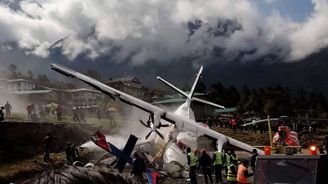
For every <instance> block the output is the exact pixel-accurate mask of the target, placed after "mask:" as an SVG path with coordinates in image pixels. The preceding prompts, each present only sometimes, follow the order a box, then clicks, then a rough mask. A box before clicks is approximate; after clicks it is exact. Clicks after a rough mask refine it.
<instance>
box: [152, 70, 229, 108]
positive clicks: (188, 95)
mask: <svg viewBox="0 0 328 184" xmlns="http://www.w3.org/2000/svg"><path fill="white" fill-rule="evenodd" d="M202 72H203V66H201V67H200V69H199V72H198V73H197V74H196V79H195V81H194V84H193V85H192V87H191V90H190V92H189V94H187V93H185V92H184V91H182V90H181V89H179V88H177V87H176V86H174V85H173V84H171V83H169V82H168V81H166V80H164V79H163V78H161V77H160V76H157V79H159V80H160V81H162V82H163V83H164V84H166V85H168V86H169V87H171V88H172V89H174V90H175V91H177V92H178V93H180V94H181V95H183V96H184V97H186V98H187V101H189V102H190V101H198V102H201V103H204V104H208V105H211V106H214V107H218V108H223V109H225V107H224V106H222V105H218V104H215V103H212V102H209V101H206V100H203V99H200V98H196V97H194V94H195V89H196V86H197V83H198V81H199V78H200V77H201V75H202Z"/></svg>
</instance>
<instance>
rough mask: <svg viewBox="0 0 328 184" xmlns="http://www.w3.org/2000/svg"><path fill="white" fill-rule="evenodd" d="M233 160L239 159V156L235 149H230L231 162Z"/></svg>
mask: <svg viewBox="0 0 328 184" xmlns="http://www.w3.org/2000/svg"><path fill="white" fill-rule="evenodd" d="M232 160H238V157H237V155H236V153H235V150H234V149H230V160H229V162H231V161H232Z"/></svg>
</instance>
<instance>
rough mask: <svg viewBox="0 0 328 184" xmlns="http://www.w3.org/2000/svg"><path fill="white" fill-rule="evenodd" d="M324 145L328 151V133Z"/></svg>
mask: <svg viewBox="0 0 328 184" xmlns="http://www.w3.org/2000/svg"><path fill="white" fill-rule="evenodd" d="M322 145H323V146H324V147H325V148H326V152H327V153H328V135H326V137H325V139H324V140H323V143H322Z"/></svg>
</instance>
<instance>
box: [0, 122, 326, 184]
mask: <svg viewBox="0 0 328 184" xmlns="http://www.w3.org/2000/svg"><path fill="white" fill-rule="evenodd" d="M214 130H216V131H218V132H220V133H223V134H226V135H228V136H231V137H233V138H236V139H238V140H241V141H243V142H246V143H248V144H251V145H267V144H268V143H269V138H268V135H267V134H260V133H257V134H254V133H248V132H241V131H237V132H233V131H232V130H231V129H227V128H214ZM325 131H326V130H323V131H322V132H323V133H322V132H321V133H319V134H318V135H317V136H315V139H314V141H315V142H316V143H317V144H319V145H320V144H321V140H322V138H323V136H324V135H325V134H326V133H327V132H325ZM237 155H238V156H239V158H249V156H250V154H249V153H246V152H237ZM51 156H52V158H53V159H54V160H55V163H56V164H59V165H61V164H63V163H64V160H65V155H64V153H56V154H52V155H51ZM42 163H43V161H42V155H37V156H34V157H32V158H29V159H25V160H20V161H17V162H10V163H1V164H0V183H1V184H6V183H11V182H15V181H18V180H22V179H26V178H30V177H32V176H35V175H37V174H39V173H41V172H42V171H44V170H45V169H46V168H48V167H51V166H48V165H44V164H42ZM198 181H199V183H203V181H204V179H203V176H201V175H199V176H198ZM162 183H163V184H173V183H181V184H184V183H189V182H188V181H187V180H186V179H185V178H183V179H176V178H174V179H173V178H165V180H163V181H162Z"/></svg>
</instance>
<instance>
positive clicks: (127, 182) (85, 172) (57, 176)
mask: <svg viewBox="0 0 328 184" xmlns="http://www.w3.org/2000/svg"><path fill="white" fill-rule="evenodd" d="M15 183H16V184H43V183H49V184H50V183H51V184H76V183H92V184H136V183H137V182H136V181H134V180H132V178H130V177H128V176H126V175H122V174H120V173H118V172H117V171H115V170H113V169H111V168H106V167H101V168H85V167H79V166H68V167H63V168H49V169H47V170H45V171H44V172H43V173H41V174H39V175H37V176H35V177H32V178H28V179H26V180H20V181H18V182H15Z"/></svg>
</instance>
